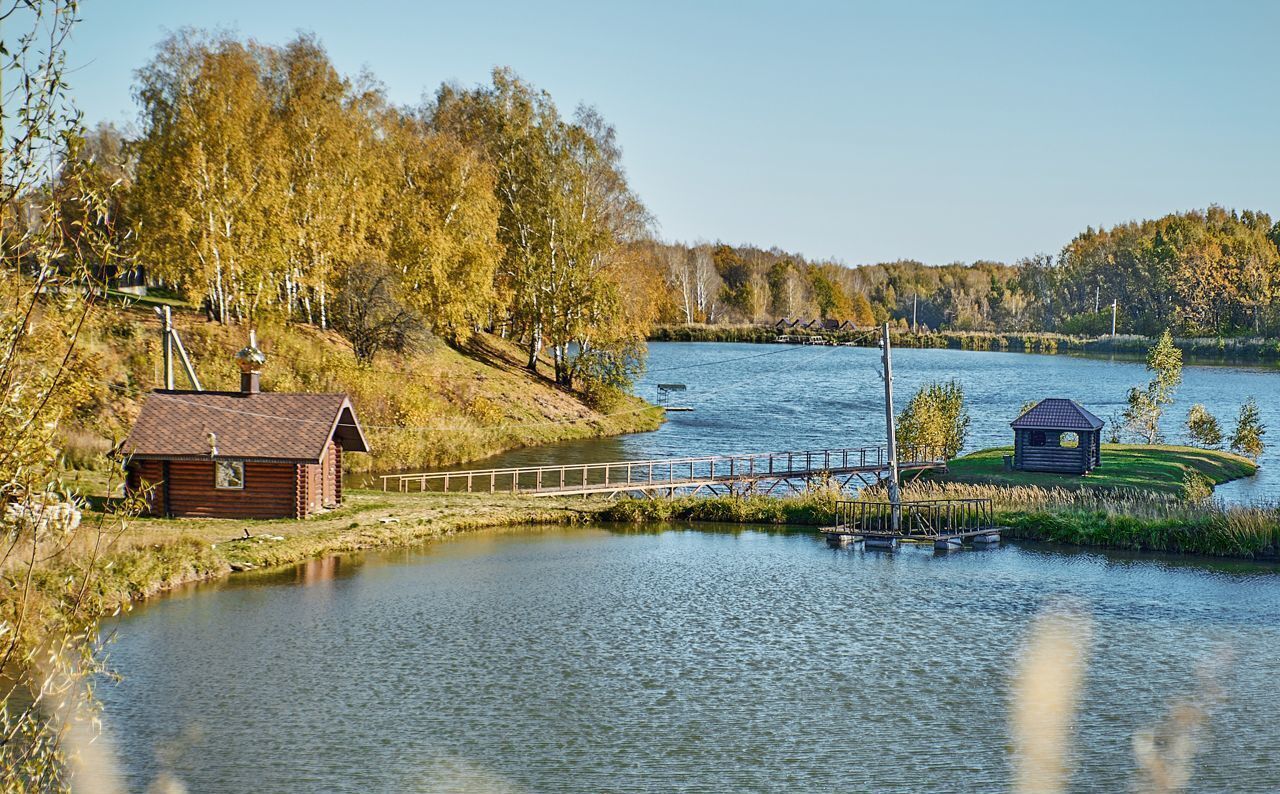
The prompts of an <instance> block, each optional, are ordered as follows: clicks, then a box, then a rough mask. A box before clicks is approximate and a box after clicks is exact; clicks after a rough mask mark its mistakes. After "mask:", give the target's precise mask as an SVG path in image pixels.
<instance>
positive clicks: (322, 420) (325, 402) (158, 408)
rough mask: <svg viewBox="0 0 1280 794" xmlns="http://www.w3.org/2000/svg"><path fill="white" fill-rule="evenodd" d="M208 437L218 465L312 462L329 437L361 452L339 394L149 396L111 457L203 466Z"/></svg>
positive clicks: (358, 433)
mask: <svg viewBox="0 0 1280 794" xmlns="http://www.w3.org/2000/svg"><path fill="white" fill-rule="evenodd" d="M210 433H214V434H216V438H217V446H218V455H217V457H218V458H223V459H226V458H232V459H240V460H277V461H296V462H299V463H318V462H319V461H320V458H321V456H322V455H323V454H324V450H325V446H326V445H327V444H328V443H329V439H330V438H331V437H336V438H337V439H338V440H339V441H341V442H342V447H343V449H344V450H345V451H348V452H367V451H368V449H369V447H368V443H367V442H366V441H365V438H364V432H363V431H362V430H361V429H360V425H359V423H358V422H357V421H356V416H355V411H354V410H353V409H352V407H351V402H350V400H348V399H347V397H346V395H345V394H291V393H284V392H257V393H254V394H245V393H242V392H208V391H206V392H173V391H155V392H152V393H151V394H149V395H147V399H146V402H144V403H143V404H142V411H141V413H139V414H138V421H137V422H135V423H134V425H133V430H131V431H130V433H129V436H128V437H127V438H126V439H125V440H124V443H122V444H121V445H120V448H119V451H120V453H121V454H123V455H127V456H130V457H134V458H139V459H145V458H152V459H169V460H181V459H188V460H189V459H204V460H208V459H209V457H210V454H209V453H210V450H209V434H210Z"/></svg>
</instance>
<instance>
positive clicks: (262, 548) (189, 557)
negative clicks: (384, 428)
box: [33, 491, 601, 625]
mask: <svg viewBox="0 0 1280 794" xmlns="http://www.w3.org/2000/svg"><path fill="white" fill-rule="evenodd" d="M600 507H601V505H600V504H599V503H593V502H584V501H583V500H581V499H565V500H555V499H539V500H533V499H528V498H522V497H503V496H490V495H487V494H486V495H483V496H480V495H468V494H399V493H382V492H375V491H350V492H348V494H347V498H346V504H344V506H343V507H342V508H340V509H338V510H335V511H333V512H331V513H328V514H325V515H323V516H321V517H318V518H312V519H308V520H305V521H296V520H292V519H281V520H275V521H255V520H227V519H143V518H140V519H131V520H129V521H128V522H127V528H126V529H125V530H124V531H123V532H119V533H113V534H111V535H110V536H107V537H101V538H100V537H97V536H95V534H94V533H92V532H87V533H83V536H82V537H81V538H78V540H77V543H76V545H74V546H72V547H70V548H68V549H66V550H65V551H64V552H63V553H62V554H60V555H58V556H57V557H56V558H54V559H51V560H49V561H48V562H47V563H44V564H42V565H40V566H39V567H38V568H37V569H36V573H35V576H34V580H33V584H34V587H35V592H36V595H37V597H36V599H35V600H34V602H33V603H34V604H36V608H37V610H53V611H56V610H58V609H61V608H62V605H63V604H66V603H70V602H71V601H72V600H73V596H74V595H75V594H74V593H73V592H71V591H69V590H67V587H68V583H74V582H78V581H80V580H81V579H82V578H83V572H84V569H85V567H86V566H87V565H90V564H92V565H93V568H94V575H93V577H92V579H91V582H90V586H89V588H88V592H87V598H86V599H85V602H84V606H83V614H84V616H85V617H90V618H94V617H98V616H101V615H107V614H111V613H113V612H114V611H116V610H118V609H121V608H124V609H127V608H128V606H129V604H131V603H132V602H134V601H138V600H140V599H144V598H148V597H150V596H153V595H156V594H158V593H162V592H164V591H166V590H171V589H173V588H175V587H178V586H180V585H184V584H188V583H192V582H199V581H205V580H210V579H217V578H220V577H224V576H227V575H229V574H231V573H232V572H235V571H249V570H255V569H262V568H269V567H273V566H281V565H289V564H292V563H298V562H302V561H305V560H310V559H315V558H319V557H324V556H327V555H331V554H339V553H345V552H353V551H360V550H365V549H374V548H384V547H393V546H407V545H412V544H416V543H422V542H426V541H430V540H435V539H439V538H443V537H447V536H449V535H453V534H456V533H460V532H467V531H473V530H477V529H481V528H489V527H503V526H513V525H528V524H581V523H583V522H586V521H590V520H592V519H593V518H594V517H595V515H596V513H597V512H598V511H599V509H600ZM109 523H110V522H107V525H109ZM246 534H250V535H252V537H248V538H246V537H245V535H246ZM98 543H102V544H103V548H105V553H103V554H101V555H100V556H99V557H97V559H96V561H94V562H92V563H91V562H90V561H91V560H94V547H95V544H98ZM39 623H40V621H36V623H35V624H34V625H39Z"/></svg>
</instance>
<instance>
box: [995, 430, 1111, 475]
mask: <svg viewBox="0 0 1280 794" xmlns="http://www.w3.org/2000/svg"><path fill="white" fill-rule="evenodd" d="M1031 433H1032V431H1030V430H1017V431H1014V445H1015V450H1014V465H1015V467H1016V468H1018V469H1021V470H1023V471H1047V472H1057V473H1061V474H1083V473H1085V472H1087V471H1089V470H1090V469H1092V468H1093V467H1094V466H1095V465H1097V463H1096V461H1098V435H1099V434H1098V433H1094V432H1088V431H1085V432H1080V433H1078V434H1077V435H1078V436H1079V437H1080V444H1079V446H1076V447H1064V446H1061V445H1060V443H1059V442H1060V438H1061V434H1060V433H1058V432H1056V431H1052V430H1046V431H1044V434H1045V443H1044V446H1032V444H1031Z"/></svg>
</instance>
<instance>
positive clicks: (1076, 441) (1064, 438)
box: [1058, 433, 1080, 449]
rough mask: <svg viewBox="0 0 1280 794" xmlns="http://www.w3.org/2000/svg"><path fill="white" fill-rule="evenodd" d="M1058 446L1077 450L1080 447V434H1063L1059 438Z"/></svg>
mask: <svg viewBox="0 0 1280 794" xmlns="http://www.w3.org/2000/svg"><path fill="white" fill-rule="evenodd" d="M1058 446H1061V447H1066V448H1067V449H1076V448H1077V447H1079V446H1080V434H1079V433H1063V434H1062V435H1061V436H1059V438H1058Z"/></svg>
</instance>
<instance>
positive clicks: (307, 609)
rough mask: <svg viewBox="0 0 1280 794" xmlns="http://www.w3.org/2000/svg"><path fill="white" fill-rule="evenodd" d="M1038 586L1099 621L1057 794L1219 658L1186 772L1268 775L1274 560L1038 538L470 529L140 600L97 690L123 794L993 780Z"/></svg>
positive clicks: (1278, 604)
mask: <svg viewBox="0 0 1280 794" xmlns="http://www.w3.org/2000/svg"><path fill="white" fill-rule="evenodd" d="M851 366H852V365H851ZM811 376H812V373H811V374H810V375H803V374H802V375H801V377H802V378H807V377H811ZM819 391H821V390H819ZM818 399H820V400H824V401H828V400H834V399H835V398H833V397H831V396H830V395H826V396H819V398H818ZM849 399H851V400H852V399H855V398H853V397H850V398H849ZM1018 399H1019V398H1017V397H1015V398H1012V401H1013V402H1015V403H1016V402H1017V400H1018ZM814 440H819V439H818V438H817V437H815V438H814ZM1062 598H1066V599H1070V600H1073V601H1075V602H1076V603H1078V604H1080V605H1082V608H1083V609H1084V610H1086V611H1087V612H1088V613H1090V614H1091V615H1092V619H1093V623H1094V630H1093V635H1092V641H1091V645H1090V650H1091V654H1092V664H1091V665H1090V667H1089V671H1088V674H1087V678H1086V692H1085V696H1084V699H1083V703H1084V710H1083V714H1082V715H1081V718H1080V720H1079V722H1078V724H1077V730H1076V732H1075V735H1074V736H1073V746H1074V747H1075V750H1076V752H1075V757H1076V763H1077V765H1078V766H1077V770H1078V771H1077V774H1076V777H1075V779H1074V781H1073V784H1074V785H1073V788H1074V790H1078V791H1093V790H1099V791H1102V790H1105V791H1120V790H1124V789H1125V788H1126V787H1127V785H1128V784H1129V782H1130V781H1131V779H1132V772H1133V768H1134V762H1133V755H1132V749H1131V747H1132V745H1131V737H1132V735H1133V733H1134V732H1135V731H1138V730H1141V729H1143V728H1146V727H1149V726H1151V725H1152V724H1153V723H1155V722H1156V721H1158V720H1160V719H1161V718H1162V716H1163V715H1164V714H1165V713H1166V712H1167V710H1168V709H1169V707H1170V705H1171V703H1172V702H1173V701H1174V700H1175V699H1176V698H1179V697H1182V696H1186V695H1188V694H1189V693H1194V691H1195V690H1196V682H1197V680H1198V679H1197V669H1198V668H1199V667H1200V666H1202V665H1204V664H1206V663H1208V662H1213V661H1214V660H1217V665H1218V666H1217V667H1216V668H1215V669H1214V676H1215V677H1216V678H1217V680H1218V682H1219V683H1220V684H1221V686H1222V687H1223V688H1224V691H1225V700H1224V701H1223V702H1222V704H1221V705H1220V706H1219V707H1218V708H1217V710H1216V711H1215V712H1214V717H1213V720H1212V722H1211V724H1210V729H1209V731H1208V735H1207V737H1206V746H1205V747H1204V749H1203V751H1202V752H1201V754H1200V755H1199V756H1198V757H1197V761H1196V764H1195V778H1194V784H1193V788H1194V789H1196V790H1232V791H1272V790H1274V789H1275V785H1276V777H1275V773H1274V748H1275V747H1276V746H1277V743H1280V720H1277V707H1276V705H1275V697H1274V690H1275V682H1276V681H1277V680H1278V679H1280V654H1278V653H1277V649H1278V648H1280V636H1278V635H1280V580H1278V579H1277V574H1276V572H1275V570H1274V569H1272V568H1269V567H1264V566H1254V565H1248V564H1221V563H1205V562H1195V563H1192V562H1188V561H1162V560H1160V559H1157V558H1141V559H1140V558H1133V557H1122V556H1114V555H1106V554H1100V553H1064V552H1063V551H1061V550H1057V551H1050V550H1047V549H1040V548H1036V547H1014V546H1005V547H1003V548H1000V549H997V550H991V551H965V552H960V553H950V554H939V555H935V553H934V552H933V551H932V550H927V551H926V550H923V549H909V550H906V551H903V552H900V553H897V554H893V555H888V554H882V553H875V552H861V551H850V550H832V549H828V548H827V547H826V546H825V545H824V543H823V542H822V541H821V539H820V538H818V537H815V536H813V535H812V534H808V533H805V534H799V533H797V534H784V533H773V532H763V531H742V532H736V533H730V532H722V533H721V532H705V531H691V530H681V529H673V530H669V531H660V532H635V533H621V532H619V533H613V532H607V531H595V530H552V531H537V532H535V531H530V532H527V533H508V534H491V535H490V534H486V535H478V536H472V537H468V538H462V539H458V540H453V541H449V542H446V543H441V544H437V545H435V546H431V547H428V548H424V549H418V550H411V551H401V552H396V553H388V554H378V555H367V556H356V557H345V558H341V559H331V560H326V561H318V562H315V563H311V564H309V565H305V566H301V567H299V568H297V569H296V570H292V571H289V572H287V573H285V574H276V575H268V576H259V577H256V578H255V577H247V578H246V577H240V578H237V579H236V580H235V581H234V582H230V583H222V584H218V585H211V586H203V587H198V588H195V589H193V590H191V591H188V592H187V593H185V594H182V595H179V596H176V597H171V598H165V599H161V600H159V601H156V602H154V603H152V604H150V605H147V606H145V607H143V608H141V609H139V610H138V611H137V612H135V613H134V614H133V615H131V616H129V617H127V618H124V619H122V620H120V621H117V622H116V623H115V624H114V627H115V628H116V629H117V630H118V640H117V642H116V643H115V645H114V646H113V647H112V658H113V661H114V665H115V667H116V668H117V670H118V671H119V672H121V673H122V674H123V675H124V680H123V683H121V684H119V685H116V686H111V687H103V689H102V691H101V695H102V697H103V699H104V700H105V704H106V714H105V718H106V720H107V723H108V726H109V732H110V734H111V735H112V736H113V738H114V741H115V743H116V746H117V749H118V751H119V755H120V757H121V758H122V759H123V764H124V765H125V767H126V769H127V772H128V774H129V781H128V782H129V784H130V787H131V790H142V789H143V788H144V787H145V786H146V785H147V783H148V781H150V780H152V779H153V777H154V776H155V775H156V774H157V773H158V772H159V771H161V770H167V771H169V772H171V773H174V774H176V775H177V776H178V777H179V778H180V779H182V780H183V781H184V782H185V783H186V785H187V786H188V787H189V789H190V790H191V791H198V792H246V791H253V792H296V791H349V792H400V791H411V792H412V791H424V792H425V791H525V792H598V791H655V792H667V791H707V792H712V791H786V792H829V791H836V790H844V791H922V790H931V791H991V790H998V789H1001V788H1004V787H1005V786H1006V785H1007V783H1008V781H1009V761H1008V758H1009V756H1008V752H1009V738H1008V733H1007V730H1006V724H1005V714H1006V698H1007V697H1008V691H1009V680H1008V675H1009V669H1010V658H1011V657H1012V656H1013V655H1014V654H1015V653H1016V649H1017V647H1018V645H1019V643H1020V642H1021V641H1022V639H1023V637H1024V634H1025V631H1026V629H1027V627H1028V625H1029V621H1030V620H1031V618H1032V616H1033V615H1034V613H1035V612H1036V611H1037V610H1038V609H1040V608H1041V607H1042V606H1043V605H1045V604H1046V603H1051V602H1054V601H1056V600H1058V599H1062ZM1227 658H1229V659H1230V660H1231V661H1230V662H1225V661H1223V660H1225V659H1227Z"/></svg>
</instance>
